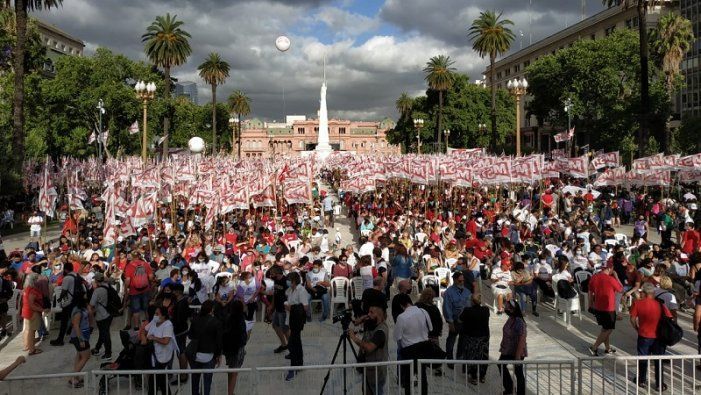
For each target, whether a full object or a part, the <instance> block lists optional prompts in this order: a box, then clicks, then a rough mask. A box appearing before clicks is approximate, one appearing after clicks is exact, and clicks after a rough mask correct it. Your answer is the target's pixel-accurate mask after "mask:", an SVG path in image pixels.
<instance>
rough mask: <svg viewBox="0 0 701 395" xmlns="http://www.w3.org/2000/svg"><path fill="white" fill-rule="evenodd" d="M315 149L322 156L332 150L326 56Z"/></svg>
mask: <svg viewBox="0 0 701 395" xmlns="http://www.w3.org/2000/svg"><path fill="white" fill-rule="evenodd" d="M314 151H315V152H316V153H317V154H319V156H321V157H322V158H325V157H326V156H328V155H329V154H330V153H331V151H332V149H331V145H330V144H329V115H328V112H327V110H326V57H324V82H323V83H322V84H321V99H320V100H319V134H318V135H317V141H316V149H315V150H314Z"/></svg>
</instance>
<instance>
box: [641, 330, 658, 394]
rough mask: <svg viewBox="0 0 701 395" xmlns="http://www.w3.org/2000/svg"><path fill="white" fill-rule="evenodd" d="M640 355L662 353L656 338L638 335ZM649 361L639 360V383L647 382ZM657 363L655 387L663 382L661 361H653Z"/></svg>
mask: <svg viewBox="0 0 701 395" xmlns="http://www.w3.org/2000/svg"><path fill="white" fill-rule="evenodd" d="M638 355H640V356H646V355H662V353H661V347H660V346H659V344H658V343H657V341H656V340H655V339H649V338H646V337H642V336H638ZM647 363H648V361H639V362H638V383H647ZM652 363H653V364H654V365H655V383H656V384H655V387H657V386H658V385H660V384H662V383H661V382H660V380H661V379H662V375H661V374H660V373H661V370H662V369H661V367H660V361H653V362H652Z"/></svg>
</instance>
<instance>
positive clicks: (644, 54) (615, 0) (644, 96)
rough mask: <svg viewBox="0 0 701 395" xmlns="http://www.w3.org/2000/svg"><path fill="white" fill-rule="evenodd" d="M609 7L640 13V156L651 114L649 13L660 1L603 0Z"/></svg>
mask: <svg viewBox="0 0 701 395" xmlns="http://www.w3.org/2000/svg"><path fill="white" fill-rule="evenodd" d="M602 3H603V4H604V5H605V6H607V7H615V6H619V5H620V7H623V8H624V9H626V8H629V7H635V8H636V10H637V12H638V38H639V40H638V51H639V53H638V55H639V59H640V74H639V75H640V112H639V114H640V115H639V129H638V154H639V155H641V156H642V155H643V151H644V150H645V148H646V145H645V142H646V141H647V139H648V133H649V125H648V118H647V117H648V114H649V112H650V66H649V64H648V60H649V48H648V31H647V13H648V12H649V11H651V10H653V9H654V8H655V7H657V6H659V5H660V3H661V1H660V0H602Z"/></svg>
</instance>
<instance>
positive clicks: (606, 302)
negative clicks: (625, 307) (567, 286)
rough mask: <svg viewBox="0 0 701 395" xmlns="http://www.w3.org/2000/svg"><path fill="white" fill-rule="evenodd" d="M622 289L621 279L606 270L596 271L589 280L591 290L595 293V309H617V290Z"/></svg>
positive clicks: (620, 290)
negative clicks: (605, 271)
mask: <svg viewBox="0 0 701 395" xmlns="http://www.w3.org/2000/svg"><path fill="white" fill-rule="evenodd" d="M622 291H623V286H622V285H621V283H620V281H618V280H616V278H614V277H613V276H610V275H608V274H606V273H604V272H599V273H596V274H595V275H593V276H592V278H591V280H589V292H592V293H593V294H594V306H593V307H594V310H598V311H609V312H610V311H615V310H616V292H622Z"/></svg>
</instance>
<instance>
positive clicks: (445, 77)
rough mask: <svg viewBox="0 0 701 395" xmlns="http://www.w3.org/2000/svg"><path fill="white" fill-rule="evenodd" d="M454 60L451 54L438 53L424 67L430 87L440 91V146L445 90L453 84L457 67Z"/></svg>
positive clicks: (438, 130)
mask: <svg viewBox="0 0 701 395" xmlns="http://www.w3.org/2000/svg"><path fill="white" fill-rule="evenodd" d="M453 63H455V62H454V61H453V60H451V59H450V56H446V55H438V56H434V57H432V58H431V59H429V61H428V62H427V63H426V67H425V68H424V73H426V77H425V80H426V82H427V83H428V87H429V89H432V90H435V91H436V92H438V115H437V117H438V121H437V127H436V135H437V137H436V138H435V140H436V141H438V147H439V149H440V146H441V134H442V133H443V129H441V121H442V118H443V92H445V91H447V90H448V89H450V87H451V86H453V75H454V72H455V68H454V67H452V65H453Z"/></svg>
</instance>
